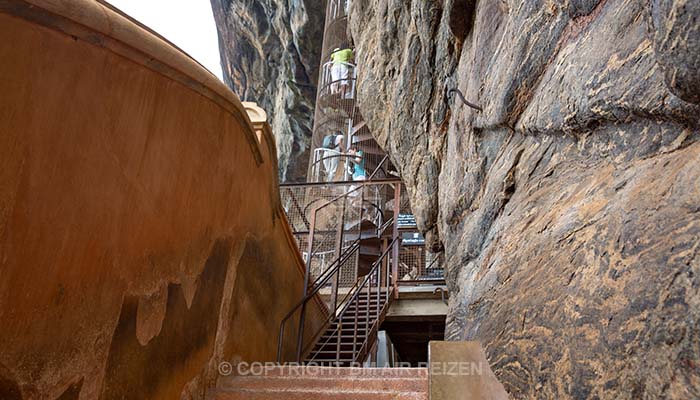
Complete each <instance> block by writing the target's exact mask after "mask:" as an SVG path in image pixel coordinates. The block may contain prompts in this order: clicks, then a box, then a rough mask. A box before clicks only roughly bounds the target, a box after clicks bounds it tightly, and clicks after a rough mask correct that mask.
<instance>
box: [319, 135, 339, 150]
mask: <svg viewBox="0 0 700 400" xmlns="http://www.w3.org/2000/svg"><path fill="white" fill-rule="evenodd" d="M337 137H338V135H335V134H331V135H328V136H326V137H324V138H323V144H322V146H323V148H324V149H333V148H335V142H336V138H337Z"/></svg>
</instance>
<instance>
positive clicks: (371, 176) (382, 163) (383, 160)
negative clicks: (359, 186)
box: [367, 154, 389, 181]
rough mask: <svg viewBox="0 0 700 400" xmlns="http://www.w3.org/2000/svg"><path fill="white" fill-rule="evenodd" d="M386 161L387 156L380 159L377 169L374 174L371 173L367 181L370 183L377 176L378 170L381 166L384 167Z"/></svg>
mask: <svg viewBox="0 0 700 400" xmlns="http://www.w3.org/2000/svg"><path fill="white" fill-rule="evenodd" d="M388 159H389V155H388V154H387V155H385V156H384V158H382V161H380V162H379V165H377V168H375V169H374V172H372V174H371V175H370V176H369V179H367V180H369V181H371V180H372V179H373V178H374V176H375V175H376V174H377V172H379V169H380V168H381V167H382V165H384V163H385V162H386V160H388Z"/></svg>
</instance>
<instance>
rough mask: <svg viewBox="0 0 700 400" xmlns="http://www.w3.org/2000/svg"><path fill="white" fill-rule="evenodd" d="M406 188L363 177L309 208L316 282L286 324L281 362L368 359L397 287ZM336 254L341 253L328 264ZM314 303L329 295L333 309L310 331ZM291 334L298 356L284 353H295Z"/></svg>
mask: <svg viewBox="0 0 700 400" xmlns="http://www.w3.org/2000/svg"><path fill="white" fill-rule="evenodd" d="M400 187H401V185H400V181H398V180H383V181H368V182H364V183H361V184H359V185H356V186H355V185H354V189H350V190H347V191H346V192H344V193H342V194H341V195H339V196H337V197H335V198H333V199H331V200H328V201H326V202H322V203H320V204H317V205H316V207H315V208H314V209H313V210H312V211H311V212H310V217H309V218H308V219H309V220H310V222H309V234H308V237H307V238H306V239H305V241H306V243H307V245H308V247H307V249H308V250H307V251H306V252H305V253H304V256H305V259H306V262H307V271H306V282H309V281H311V279H312V278H313V279H315V280H314V281H313V283H311V284H307V285H306V289H305V291H304V296H303V298H302V299H301V301H299V303H298V304H296V305H295V306H294V307H293V308H292V309H291V310H290V311H289V313H288V314H287V315H286V316H285V318H284V319H283V321H282V323H281V325H280V333H279V341H278V357H277V358H278V362H280V363H283V362H294V363H303V364H313V365H321V366H335V367H349V366H359V365H362V363H364V362H365V360H366V359H367V356H368V354H370V351H371V350H372V348H373V346H374V344H375V342H376V337H377V332H378V330H379V327H380V326H381V324H382V322H383V321H384V317H385V315H386V311H387V309H388V307H389V305H390V304H391V301H392V299H393V298H394V293H395V288H396V287H397V286H396V279H395V277H396V275H397V272H396V271H397V270H398V255H399V245H400V241H401V239H400V237H399V231H398V222H397V219H396V218H394V216H396V215H398V213H399V208H400ZM329 211H332V212H329ZM329 238H332V239H333V240H332V242H333V243H332V244H333V246H332V247H333V248H332V249H330V251H329V248H328V242H329ZM329 252H330V253H333V254H336V255H337V257H335V259H334V261H333V262H332V263H330V265H326V263H325V259H326V258H325V257H326V255H327V254H328V253H329ZM350 277H352V279H350ZM311 301H322V302H323V303H324V304H325V305H326V307H327V311H328V312H327V319H326V322H325V324H324V325H323V326H322V327H321V328H320V329H318V332H311V333H310V332H304V327H305V326H306V325H305V319H306V311H307V305H308V304H309V303H310V302H311ZM297 316H298V326H297V327H296V331H295V332H290V331H289V330H288V325H290V322H291V321H292V319H293V318H295V317H297ZM295 322H296V321H295ZM289 334H292V335H295V337H294V343H296V349H295V351H294V357H293V359H283V358H284V357H283V355H284V354H290V352H289V349H284V348H283V346H284V343H285V337H286V336H285V335H289ZM287 343H289V341H287ZM285 350H286V351H285ZM287 358H289V357H287Z"/></svg>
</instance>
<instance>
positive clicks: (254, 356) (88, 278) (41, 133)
mask: <svg viewBox="0 0 700 400" xmlns="http://www.w3.org/2000/svg"><path fill="white" fill-rule="evenodd" d="M0 37H2V38H3V39H2V40H1V41H0V60H1V62H0V92H2V93H3V95H2V96H0V154H1V156H0V398H2V399H22V398H24V399H30V398H41V399H54V398H61V399H78V398H80V399H96V398H103V399H111V398H134V399H159V398H162V399H173V398H180V396H182V398H201V397H202V396H203V392H204V389H205V388H206V387H209V386H212V385H214V384H215V381H216V378H217V371H216V367H217V365H218V363H219V362H220V361H223V360H226V361H232V362H236V361H240V360H248V361H253V360H260V361H271V360H273V359H274V358H275V356H276V348H277V329H278V324H279V321H280V320H281V318H282V316H284V314H285V313H286V312H287V311H288V310H289V308H290V307H291V305H292V304H293V303H294V302H295V301H297V300H298V298H299V296H300V295H301V292H302V274H303V272H302V271H303V262H302V260H301V259H300V256H299V254H298V252H297V250H296V248H295V244H294V242H293V239H292V236H291V233H290V231H289V228H288V225H287V222H286V220H285V218H284V216H283V215H284V214H283V212H282V211H281V208H280V205H279V193H278V190H277V166H276V161H275V160H276V157H275V148H274V140H273V138H272V136H271V134H270V132H269V127H267V128H266V124H265V123H264V122H261V121H260V120H259V118H258V121H257V122H255V123H256V126H253V124H252V123H251V121H250V120H249V118H248V116H247V114H246V111H245V109H244V107H243V106H242V104H241V103H240V102H239V100H238V98H237V97H236V96H235V95H234V94H233V93H232V92H230V91H229V90H228V89H227V88H226V87H225V86H224V85H223V84H222V83H220V82H218V80H216V78H214V77H213V76H212V75H211V74H210V73H208V72H207V71H206V70H204V69H203V68H202V67H201V66H200V65H198V64H197V63H196V62H194V61H193V60H191V59H190V58H189V57H187V56H186V55H185V54H184V53H182V52H181V51H179V50H178V49H176V48H175V47H173V46H172V45H170V44H169V43H167V42H166V41H164V40H163V39H161V38H160V37H158V36H157V35H155V34H153V33H151V32H149V31H148V30H147V29H145V28H144V27H142V26H140V25H138V24H137V23H135V22H133V21H131V20H130V19H129V18H127V17H125V16H123V15H120V14H119V13H118V12H116V11H115V10H113V9H111V8H110V7H109V6H106V5H103V4H101V3H99V2H95V1H89V0H70V1H69V0H53V1H49V0H31V1H19V0H0ZM248 108H250V109H252V111H253V114H255V113H256V112H257V111H255V110H254V108H255V107H254V106H252V105H249V106H248ZM260 111H261V110H260ZM258 117H259V115H258ZM256 118H257V117H256ZM256 131H257V132H256ZM321 314H322V312H321V308H320V307H319V308H315V309H313V310H312V312H311V316H312V318H310V322H309V323H310V325H317V324H318V323H319V322H318V321H320V318H316V317H320V316H321ZM315 327H316V326H310V327H309V329H307V331H313V330H314V329H313V328H315ZM289 339H291V338H288V345H287V346H285V348H289V349H293V348H294V346H293V345H292V344H291V341H289Z"/></svg>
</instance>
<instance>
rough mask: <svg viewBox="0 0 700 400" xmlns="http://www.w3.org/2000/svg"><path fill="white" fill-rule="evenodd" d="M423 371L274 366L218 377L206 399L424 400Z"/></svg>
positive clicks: (425, 378)
mask: <svg viewBox="0 0 700 400" xmlns="http://www.w3.org/2000/svg"><path fill="white" fill-rule="evenodd" d="M429 397H430V395H429V376H428V370H427V369H426V368H324V367H303V366H294V367H274V368H267V369H265V370H264V373H263V374H261V375H256V376H232V377H226V378H222V379H220V380H219V382H218V386H217V387H216V388H214V389H211V390H210V391H209V392H208V393H207V400H271V399H284V400H314V399H324V400H428V399H429Z"/></svg>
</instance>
